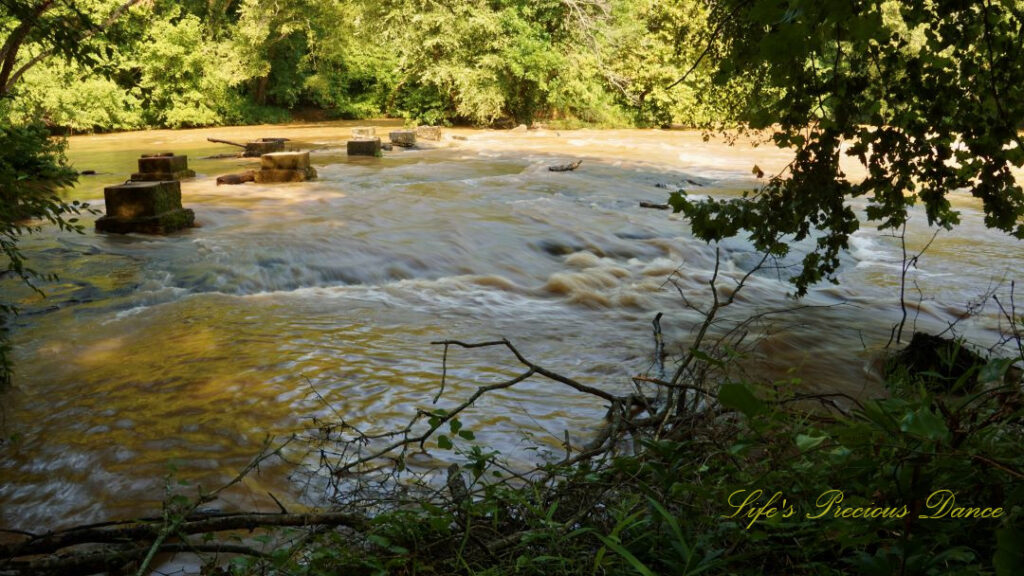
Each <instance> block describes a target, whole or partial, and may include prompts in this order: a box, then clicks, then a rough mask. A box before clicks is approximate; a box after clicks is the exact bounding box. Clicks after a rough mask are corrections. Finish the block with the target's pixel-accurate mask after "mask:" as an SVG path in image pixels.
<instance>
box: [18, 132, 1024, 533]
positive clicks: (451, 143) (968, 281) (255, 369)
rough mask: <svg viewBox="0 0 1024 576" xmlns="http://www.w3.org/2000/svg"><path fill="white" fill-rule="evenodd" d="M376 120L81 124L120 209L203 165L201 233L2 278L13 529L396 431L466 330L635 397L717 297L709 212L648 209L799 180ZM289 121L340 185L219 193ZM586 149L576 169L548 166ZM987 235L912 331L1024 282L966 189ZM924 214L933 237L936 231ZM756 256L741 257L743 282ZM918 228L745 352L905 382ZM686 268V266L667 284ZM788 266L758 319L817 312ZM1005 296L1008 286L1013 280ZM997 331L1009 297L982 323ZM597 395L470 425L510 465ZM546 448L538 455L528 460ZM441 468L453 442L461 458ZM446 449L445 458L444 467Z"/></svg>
mask: <svg viewBox="0 0 1024 576" xmlns="http://www.w3.org/2000/svg"><path fill="white" fill-rule="evenodd" d="M350 127H351V124H345V123H329V124H318V125H289V126H264V127H246V128H220V129H205V130H191V131H175V132H171V131H153V132H138V133H127V134H114V135H98V136H84V137H74V138H72V139H71V144H70V150H69V156H70V159H71V161H72V162H73V164H74V165H75V166H76V167H77V168H78V169H81V170H86V169H91V170H96V171H97V172H98V174H97V175H95V176H83V177H82V179H81V183H80V184H79V186H78V188H76V189H75V190H74V192H73V193H72V195H73V197H75V198H78V199H83V200H90V201H92V202H93V205H94V207H97V208H100V209H102V189H103V187H104V186H106V185H110V184H114V183H118V182H121V181H123V180H124V179H126V178H127V177H128V175H129V174H130V173H131V172H132V171H134V168H135V160H136V158H137V157H138V156H139V155H140V154H143V153H154V152H162V151H174V152H176V153H179V154H187V155H188V156H189V160H190V165H191V167H192V168H193V169H195V170H196V171H197V172H198V173H199V175H198V177H197V178H196V179H194V180H189V181H186V182H183V184H182V191H183V198H184V203H185V205H186V207H190V208H192V209H194V210H195V212H196V217H197V222H198V223H199V225H200V226H199V227H198V228H195V229H192V230H188V231H184V232H180V233H176V234H173V235H170V236H166V237H151V236H140V235H127V236H119V235H105V234H97V233H95V232H94V231H93V230H92V228H91V226H92V221H93V220H94V219H95V218H96V216H87V217H85V218H84V221H85V223H86V224H87V230H86V232H85V234H81V235H79V234H72V233H66V234H65V233H58V232H56V231H55V230H53V229H47V230H46V231H44V233H42V234H40V235H36V236H34V237H31V238H29V239H27V240H26V241H25V242H24V243H23V246H24V247H25V250H26V253H27V254H28V255H29V258H30V261H31V263H32V265H33V266H34V267H35V268H37V269H39V270H41V271H53V272H57V273H59V275H60V281H59V282H56V283H47V284H44V285H43V287H44V289H45V291H46V293H47V297H46V298H45V299H40V298H39V297H37V296H35V295H34V294H32V293H31V292H29V291H27V290H25V289H23V288H22V287H21V286H20V285H19V284H18V283H16V282H12V281H6V282H5V283H3V284H2V289H3V290H4V291H5V293H6V294H8V295H9V297H10V296H13V297H14V298H16V299H17V300H18V302H19V304H20V306H21V308H22V314H21V316H20V317H18V318H17V319H16V320H15V322H14V326H13V329H12V333H11V336H12V339H13V344H14V350H15V353H14V360H15V362H16V368H17V372H16V377H15V382H14V386H13V387H12V388H11V389H9V390H7V391H5V392H3V393H2V397H0V403H2V405H3V422H2V428H3V436H4V437H5V438H8V441H7V442H5V443H4V444H3V445H2V446H0V527H7V528H21V529H33V530H36V529H40V527H49V528H55V527H59V526H66V525H70V524H77V523H83V522H89V521H98V520H104V519H108V518H118V517H131V516H138V515H141V514H147V513H152V512H153V511H154V510H156V509H158V508H157V507H158V506H159V502H160V500H161V498H162V497H163V495H164V486H165V481H166V480H165V478H167V477H170V478H173V482H178V481H188V482H191V483H193V484H196V483H198V484H201V485H203V486H205V487H214V486H217V485H219V484H221V483H223V482H225V481H226V480H228V479H230V478H231V477H233V476H234V474H235V472H236V471H237V470H238V469H239V468H241V467H242V466H244V465H245V463H246V462H248V461H249V459H250V458H251V457H252V456H253V455H254V454H256V453H257V452H258V450H259V448H260V446H261V444H262V441H263V439H264V438H265V437H266V436H267V435H274V436H283V435H287V434H289V433H291V432H293V431H296V430H300V429H302V428H303V427H305V426H307V425H308V424H309V423H310V420H311V419H312V418H314V417H319V418H333V419H337V418H339V417H343V418H344V419H345V420H346V421H348V422H350V423H353V424H357V425H359V426H362V427H365V428H368V429H374V430H385V429H389V428H392V427H394V426H396V425H397V424H398V423H400V422H403V421H405V420H406V419H407V418H408V417H409V416H410V415H412V414H413V413H414V412H415V410H416V409H418V408H429V407H430V406H431V404H430V402H431V398H432V397H433V395H434V394H435V393H436V391H437V387H438V385H439V380H440V371H441V350H440V349H439V348H438V347H437V346H434V345H432V344H431V342H433V341H437V340H441V339H445V338H457V339H463V340H484V339H493V338H499V337H507V338H509V339H510V340H512V341H513V342H514V343H516V344H517V345H518V346H519V348H520V349H521V351H522V352H523V353H524V354H525V355H526V356H527V357H529V358H530V359H531V360H533V361H535V362H537V363H539V364H542V365H544V366H546V367H548V368H550V369H553V370H556V371H559V372H561V373H564V374H566V375H570V376H573V377H575V378H577V379H579V380H580V381H582V382H585V383H587V384H591V385H594V386H599V387H602V388H605V389H607V390H611V391H615V392H623V391H625V390H627V389H628V386H629V376H631V375H635V374H638V373H640V372H643V371H645V370H647V369H648V368H649V366H650V356H651V350H652V345H651V324H650V323H651V319H652V318H653V317H654V315H655V314H656V313H657V312H664V313H665V317H664V320H663V322H662V324H663V326H664V329H665V332H666V338H667V340H668V342H669V349H670V351H675V352H678V351H679V350H681V349H683V348H685V346H686V343H687V341H688V339H689V338H690V337H691V334H692V330H693V329H694V327H695V326H696V325H697V323H698V322H699V320H700V315H699V314H698V313H697V312H695V311H693V310H689V309H687V308H686V307H685V306H684V305H683V303H682V301H681V296H680V292H681V293H682V294H683V295H685V296H686V298H687V300H688V301H690V302H691V303H693V304H695V305H697V306H706V305H707V302H708V301H709V300H710V292H709V291H708V286H707V283H708V280H709V279H710V278H711V274H712V271H713V270H714V266H715V249H714V247H712V246H708V245H706V244H704V243H703V242H700V241H697V240H694V239H693V238H691V237H690V235H689V233H688V225H687V223H686V222H685V221H684V220H683V219H681V218H680V217H679V216H677V215H673V214H671V213H669V212H666V211H659V210H651V209H644V208H640V207H639V206H638V203H639V202H640V201H649V202H664V201H665V200H666V198H667V193H668V191H670V190H674V189H677V188H684V189H686V190H688V191H689V192H690V193H691V194H701V195H704V194H707V195H711V196H715V197H726V196H734V195H736V194H737V193H738V192H739V191H741V190H743V189H747V188H750V187H752V186H753V185H755V184H756V181H755V180H753V179H752V178H753V177H752V176H751V168H752V166H753V165H754V164H757V165H759V166H760V167H761V168H763V169H765V171H769V172H770V171H772V170H777V169H779V168H781V167H782V166H784V165H785V163H786V162H787V160H788V159H787V158H786V157H785V156H784V155H783V154H781V153H779V152H778V151H777V150H775V149H774V148H772V147H756V148H755V147H751V146H749V145H739V146H736V147H730V146H727V145H725V144H721V143H715V142H711V143H706V142H704V141H703V140H702V139H701V137H700V135H699V134H693V133H685V132H666V131H628V130H616V131H573V132H561V133H559V132H554V131H530V132H527V133H510V132H493V131H472V130H451V131H448V134H449V135H455V136H457V137H458V139H451V138H448V139H446V140H445V141H444V142H442V143H440V144H439V145H438V146H434V147H430V148H427V149H422V150H408V151H395V152H392V153H386V154H385V156H384V157H383V158H381V159H376V158H348V157H347V156H346V155H345V153H344V151H343V149H341V148H339V147H340V146H343V143H344V141H345V140H346V139H347V137H348V135H349V132H350ZM211 136H212V137H221V138H227V139H232V140H243V141H244V140H248V139H253V138H257V137H261V136H280V137H287V138H290V139H291V140H292V142H291V143H290V145H291V146H293V147H300V148H305V149H312V150H313V153H312V156H311V157H312V161H313V163H314V165H315V167H316V168H317V170H318V171H319V179H318V180H316V181H314V182H308V183H298V184H278V185H256V184H251V183H250V184H246V185H243V186H220V187H218V186H216V185H215V183H214V177H215V176H217V175H220V174H225V173H229V172H235V171H239V170H242V169H246V168H250V167H253V165H254V161H252V160H245V159H237V158H228V159H223V158H222V159H202V157H205V156H210V155H214V154H219V153H225V152H231V151H233V150H232V149H231V148H229V147H226V146H223V145H219V144H212V143H209V142H207V141H206V138H207V137H211ZM573 159H582V160H583V164H582V166H581V167H580V168H579V169H578V170H576V171H574V172H563V173H555V172H550V171H548V170H547V167H548V166H550V165H553V164H557V163H563V162H567V161H569V160H573ZM954 204H955V205H956V206H957V207H958V208H959V209H960V210H961V211H962V212H963V220H964V224H963V225H962V226H961V227H960V228H959V229H958V230H956V231H955V232H953V233H944V234H940V235H939V236H938V238H937V239H936V241H935V242H934V244H933V245H932V246H931V248H930V250H929V251H928V252H927V254H926V255H925V256H924V257H923V258H922V259H921V260H920V262H919V264H918V266H917V268H915V269H913V270H911V272H910V275H909V280H910V282H911V286H912V287H915V286H916V287H917V288H919V289H920V294H921V296H919V293H918V292H917V290H916V288H915V289H912V290H911V291H910V295H909V299H910V300H911V304H912V306H911V310H910V313H911V320H912V321H914V322H916V325H917V327H918V328H921V329H927V330H932V331H935V330H938V329H941V328H943V327H945V326H946V325H947V324H948V323H949V322H953V321H955V320H956V319H957V318H959V317H960V316H962V315H963V314H964V313H965V312H967V311H968V310H970V309H972V304H973V303H974V302H976V301H977V300H978V299H979V297H980V296H981V295H982V294H984V293H985V292H986V290H988V289H989V288H990V287H993V286H996V285H998V284H999V283H1000V282H1001V281H1003V280H1008V279H1013V278H1018V279H1019V278H1022V277H1024V274H1022V273H1024V264H1022V260H1021V258H1020V256H1021V253H1022V252H1021V245H1020V244H1019V243H1017V242H1016V241H1014V240H1012V239H1009V238H1007V237H1004V236H1003V235H1001V234H1000V233H997V232H991V231H987V230H986V229H985V228H984V225H983V223H982V221H981V216H980V214H979V212H978V208H979V207H978V205H977V204H976V203H975V202H974V201H973V200H972V199H970V198H969V197H966V196H960V195H954ZM923 220H924V218H923V215H922V214H919V213H915V214H914V218H913V220H912V226H911V229H910V230H909V232H908V244H909V246H910V247H911V248H912V249H917V248H920V247H921V246H923V245H924V244H925V243H926V242H927V241H928V239H929V238H930V237H931V231H930V230H928V229H927V227H926V226H925V225H924V221H923ZM756 261H757V255H756V254H754V253H752V252H751V250H750V248H749V246H748V245H747V244H746V243H744V242H743V241H741V240H736V241H730V242H727V243H724V244H723V246H722V249H721V284H722V285H723V286H726V287H728V286H731V285H732V283H733V282H734V281H735V279H737V278H739V277H740V276H741V275H742V274H743V273H744V272H745V271H746V270H747V269H749V267H750V266H752V265H753V264H754V263H756ZM901 262H902V256H901V248H900V242H899V240H898V239H894V238H892V237H888V236H885V235H881V234H879V233H878V232H877V231H874V230H872V229H870V228H869V229H865V230H862V231H860V232H858V233H857V234H856V236H855V237H854V239H853V243H852V245H851V250H850V253H849V254H847V255H845V256H844V268H843V272H842V275H841V281H842V283H841V284H840V285H839V286H831V285H826V286H824V287H819V288H816V289H814V290H813V291H812V293H811V294H810V295H809V296H808V297H807V298H805V299H804V300H803V301H802V302H800V303H799V305H800V306H806V307H802V308H800V309H799V310H796V311H794V312H791V313H789V314H786V315H782V316H779V317H777V320H776V322H774V323H773V324H772V326H771V327H764V328H759V329H758V332H757V333H756V334H753V335H752V339H753V338H754V337H760V338H762V340H761V341H760V342H759V344H758V345H757V346H756V347H754V348H752V349H751V350H750V355H749V357H748V358H747V359H746V360H745V362H746V364H747V365H748V366H750V367H753V368H754V371H755V372H756V373H757V375H759V376H761V377H764V378H767V379H791V378H799V384H798V387H800V388H802V389H805V390H824V391H832V390H838V391H843V392H847V393H850V394H854V395H863V394H874V393H879V392H880V391H881V390H880V385H879V383H878V379H877V374H875V372H874V370H873V366H874V365H875V360H876V359H877V358H878V355H879V352H880V350H881V349H882V347H883V346H884V345H885V343H886V341H887V340H888V338H889V333H890V329H891V327H892V325H893V323H894V322H896V321H898V319H899V315H900V312H899V303H898V299H897V296H896V294H897V291H896V288H897V287H898V285H899V279H900V268H901V265H902V264H901ZM670 276H671V277H672V278H673V280H674V282H673V283H669V282H667V280H668V279H669V277H670ZM789 291H790V286H789V285H788V284H787V283H786V282H785V278H784V273H783V274H782V275H781V276H780V273H778V272H763V273H759V274H758V275H756V276H755V277H754V278H753V279H752V280H751V282H750V285H749V286H748V287H747V288H746V289H745V290H744V291H743V292H741V293H740V296H739V298H738V304H737V308H738V310H736V311H735V312H734V314H736V315H740V316H742V315H747V314H754V313H758V312H764V311H766V310H772V309H779V308H790V307H794V306H795V305H796V304H797V303H795V302H794V301H792V300H790V299H788V298H787V293H788V292H789ZM1003 292H1004V293H1005V292H1006V288H1005V284H1004V288H1003ZM959 329H960V333H962V334H965V335H967V336H970V337H972V338H974V339H977V340H978V341H980V342H982V343H994V342H996V341H997V339H998V334H999V330H1000V324H999V321H998V314H996V311H995V310H994V309H993V307H992V306H989V307H988V308H986V309H985V310H984V311H983V312H982V313H981V314H980V315H979V316H977V317H975V318H973V319H971V320H968V321H965V322H963V323H961V324H960V326H959ZM449 360H450V362H451V364H450V366H449V377H450V380H449V391H448V392H449V393H451V394H453V395H454V397H465V395H466V394H467V393H468V391H470V390H472V389H473V387H475V386H477V385H479V384H481V383H490V382H495V381H497V380H499V379H502V378H505V377H508V376H509V375H511V374H514V373H515V371H516V368H517V366H516V364H515V362H514V361H512V360H511V359H510V358H509V357H508V354H504V353H501V352H500V351H498V350H478V351H453V352H452V354H451V356H450V358H449ZM604 409H605V408H604V407H603V406H600V405H599V403H597V402H595V400H594V399H593V398H589V397H584V396H581V395H579V394H577V393H575V392H573V391H571V390H567V389H565V388H563V387H560V386H559V385H557V384H554V383H551V382H548V381H543V380H531V381H529V382H527V383H525V384H524V385H521V386H519V387H517V388H514V389H511V390H507V391H502V392H500V393H496V394H494V395H493V396H488V397H487V398H486V399H485V400H484V401H483V402H481V404H480V406H479V409H478V410H476V411H475V412H474V413H473V414H472V415H470V416H467V418H466V420H467V425H468V426H469V427H471V428H472V429H473V430H474V431H475V432H476V434H477V438H478V440H480V441H481V442H483V443H486V444H487V445H489V446H492V447H494V448H497V449H499V450H501V451H502V452H504V453H506V454H516V453H517V451H519V452H521V451H522V450H523V447H524V446H526V445H529V444H532V443H533V442H535V441H536V442H540V443H541V444H544V443H545V442H547V443H549V444H552V445H554V444H555V443H557V442H558V441H560V440H561V439H562V437H563V433H564V431H565V430H569V431H570V433H571V435H572V436H573V438H574V439H583V440H585V439H586V435H587V434H588V433H589V432H592V431H593V430H594V429H595V428H596V426H597V421H598V420H599V419H600V418H601V416H602V415H603V413H604ZM529 454H530V453H527V455H526V456H523V457H526V458H529V457H530V455H529ZM435 456H438V457H439V458H440V459H439V460H438V464H437V465H443V464H442V463H441V461H442V460H443V459H444V458H447V457H448V455H447V454H446V453H442V454H437V455H435ZM426 465H430V463H429V462H428V463H427V464H426ZM288 471H289V468H288V466H286V465H283V464H282V465H278V466H276V467H275V466H270V467H265V468H263V469H262V470H261V472H260V473H259V474H254V475H252V476H250V477H249V478H247V480H246V484H245V486H244V489H242V490H236V491H233V492H232V493H231V494H230V495H229V496H228V498H227V500H228V501H227V502H226V504H225V506H227V507H231V506H238V507H247V508H253V507H265V506H271V507H273V504H272V503H271V502H270V500H269V499H268V497H267V496H266V493H267V492H268V491H273V492H274V493H275V495H277V496H278V497H279V498H281V499H295V498H298V497H299V496H298V489H297V488H295V487H294V486H292V484H291V483H290V482H289V480H288Z"/></svg>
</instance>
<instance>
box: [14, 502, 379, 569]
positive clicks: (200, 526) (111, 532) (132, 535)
mask: <svg viewBox="0 0 1024 576" xmlns="http://www.w3.org/2000/svg"><path fill="white" fill-rule="evenodd" d="M158 522H159V521H158V520H157V521H151V522H146V521H139V522H128V523H124V524H101V525H97V526H93V527H80V528H70V529H68V530H61V531H59V532H51V533H49V534H43V535H39V536H35V537H32V538H29V539H28V540H25V541H22V542H18V543H16V544H7V545H4V546H0V557H3V558H17V557H20V556H33V555H37V554H52V553H54V552H57V551H59V550H62V549H64V548H69V547H71V546H78V545H81V544H124V543H125V542H137V541H140V540H152V539H154V538H157V537H158V536H159V535H160V532H161V530H162V525H161V524H159V523H158ZM367 525H368V521H367V520H366V518H364V517H362V516H358V515H354V514H347V513H342V512H324V513H318V514H313V513H311V514H281V513H276V512H271V513H248V514H192V515H190V516H188V517H187V518H186V519H185V520H184V521H183V522H181V523H180V524H179V525H178V526H177V530H176V531H177V533H179V534H186V535H192V534H208V533H211V532H226V531H229V530H250V531H251V530H255V529H257V528H264V527H286V526H290V527H295V526H345V527H348V528H352V529H355V530H364V529H365V528H366V527H367ZM2 567H3V564H2V563H0V569H2Z"/></svg>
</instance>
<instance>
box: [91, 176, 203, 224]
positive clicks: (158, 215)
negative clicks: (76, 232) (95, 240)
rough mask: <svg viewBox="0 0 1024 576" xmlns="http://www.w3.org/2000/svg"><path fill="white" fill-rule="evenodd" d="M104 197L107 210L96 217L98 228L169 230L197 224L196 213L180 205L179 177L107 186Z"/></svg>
mask: <svg viewBox="0 0 1024 576" xmlns="http://www.w3.org/2000/svg"><path fill="white" fill-rule="evenodd" d="M103 198H104V200H105V201H106V206H107V214H106V216H103V217H101V218H100V219H99V220H97V221H96V230H97V231H99V232H113V233H115V234H128V233H131V232H138V233H142V234H167V233H170V232H174V231H176V230H181V229H182V228H191V227H192V226H194V225H195V213H194V212H192V210H188V209H186V208H182V206H181V183H180V182H178V181H177V180H165V181H151V182H128V183H125V184H118V185H117V186H108V187H107V188H106V189H104V190H103Z"/></svg>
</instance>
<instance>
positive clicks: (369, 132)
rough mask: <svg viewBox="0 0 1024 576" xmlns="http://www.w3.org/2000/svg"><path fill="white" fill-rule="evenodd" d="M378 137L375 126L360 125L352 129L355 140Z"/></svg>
mask: <svg viewBox="0 0 1024 576" xmlns="http://www.w3.org/2000/svg"><path fill="white" fill-rule="evenodd" d="M376 137H377V129H376V128H374V127H373V126H360V127H357V128H353V129H352V139H353V140H373V139H374V138H376Z"/></svg>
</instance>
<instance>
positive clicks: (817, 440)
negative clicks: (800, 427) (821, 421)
mask: <svg viewBox="0 0 1024 576" xmlns="http://www.w3.org/2000/svg"><path fill="white" fill-rule="evenodd" d="M825 440H828V436H810V435H808V434H797V435H796V447H797V448H799V449H800V451H801V452H807V451H808V450H813V449H815V448H817V447H818V446H821V443H822V442H824V441H825Z"/></svg>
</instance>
